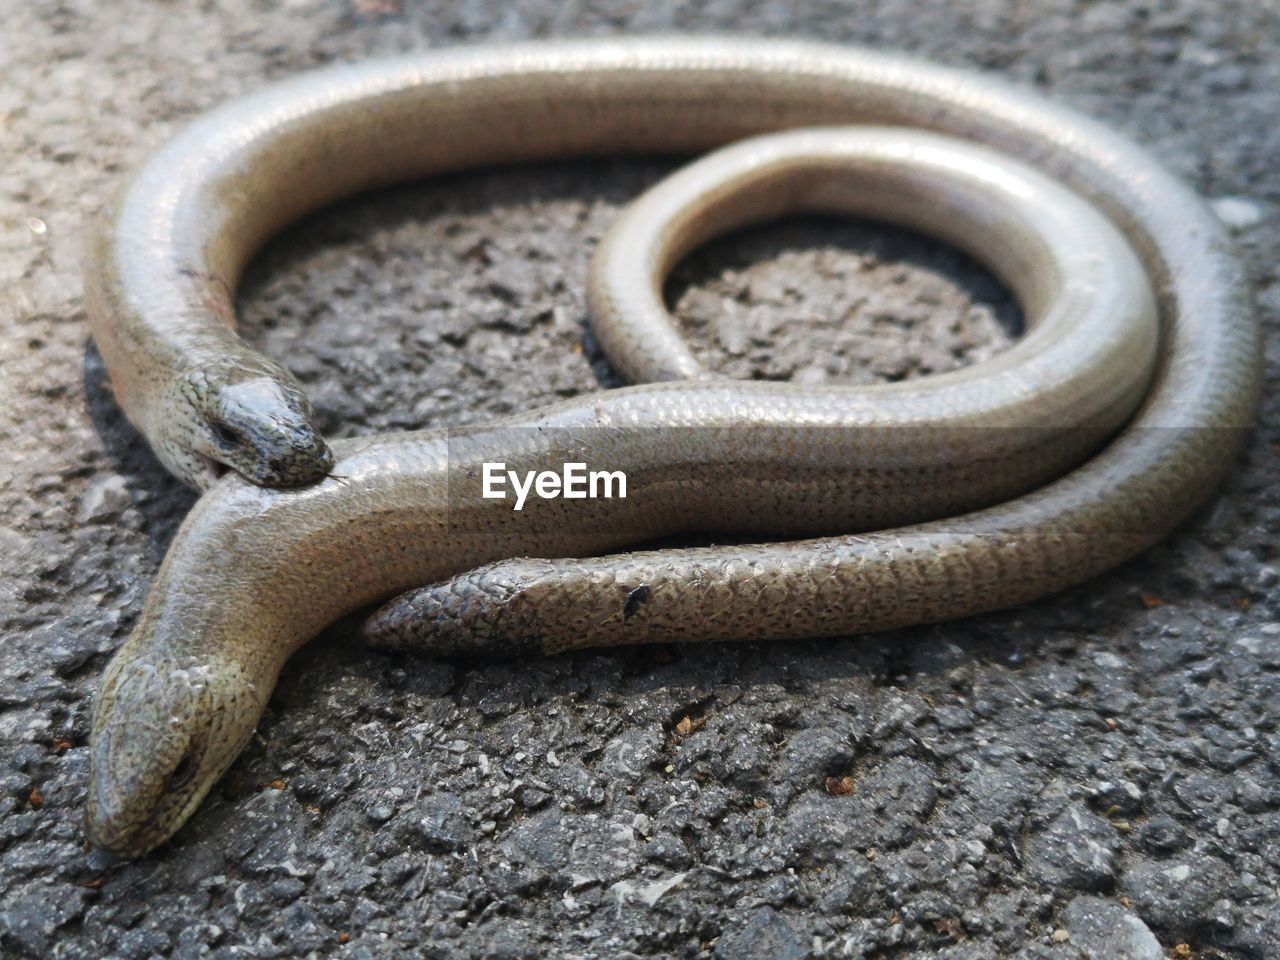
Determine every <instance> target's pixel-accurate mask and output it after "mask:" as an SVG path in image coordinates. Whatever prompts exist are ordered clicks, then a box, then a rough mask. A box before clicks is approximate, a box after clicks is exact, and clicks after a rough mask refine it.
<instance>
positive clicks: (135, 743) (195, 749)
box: [85, 657, 266, 857]
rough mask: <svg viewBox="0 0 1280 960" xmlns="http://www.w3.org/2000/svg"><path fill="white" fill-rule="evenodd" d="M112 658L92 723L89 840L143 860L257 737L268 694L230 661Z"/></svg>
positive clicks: (88, 810)
mask: <svg viewBox="0 0 1280 960" xmlns="http://www.w3.org/2000/svg"><path fill="white" fill-rule="evenodd" d="M124 662H125V660H124V659H123V658H119V657H118V658H116V660H114V661H113V662H112V664H111V666H110V667H108V670H107V674H106V676H104V678H103V683H102V689H101V691H100V692H99V694H98V701H97V705H96V708H95V712H94V718H93V738H92V748H91V751H90V756H89V795H88V800H87V803H86V807H85V827H86V830H87V832H88V834H89V839H90V840H92V841H93V843H94V845H95V846H98V847H100V848H102V849H104V850H107V851H110V852H111V853H115V854H118V855H120V856H124V857H140V856H142V855H143V854H145V853H146V852H147V851H149V850H151V849H152V848H154V847H156V846H158V845H159V844H161V843H163V842H164V841H165V840H167V839H169V837H170V836H172V835H173V833H174V832H175V831H176V830H177V829H178V828H179V827H180V826H182V824H183V823H184V822H185V821H186V819H187V818H188V817H189V816H191V814H192V813H193V812H194V811H195V809H196V807H197V806H199V804H200V801H201V800H203V799H204V797H205V795H206V794H207V793H208V792H209V790H210V788H211V787H212V786H213V785H214V784H215V783H217V781H218V780H219V778H221V776H222V775H223V773H225V772H226V770H227V768H228V767H229V766H230V765H231V762H232V761H233V760H234V759H235V758H236V755H237V754H239V752H240V751H241V749H243V747H244V745H245V743H246V742H247V741H248V739H249V737H250V736H251V735H252V733H253V730H254V727H255V726H256V725H257V722H258V718H259V716H260V715H261V713H262V708H263V705H264V701H263V698H264V697H265V695H266V694H265V693H263V692H262V691H260V690H259V688H258V686H257V685H256V684H254V683H253V682H252V681H251V680H250V679H249V678H248V677H247V676H246V674H245V673H244V671H243V670H242V669H240V668H239V667H238V666H237V665H234V664H220V665H191V664H186V665H184V664H183V663H181V662H179V661H177V660H172V659H163V660H157V661H148V660H137V659H133V660H129V661H128V662H127V665H125V666H117V665H118V664H122V663H124Z"/></svg>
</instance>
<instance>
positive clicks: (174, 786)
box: [169, 753, 196, 790]
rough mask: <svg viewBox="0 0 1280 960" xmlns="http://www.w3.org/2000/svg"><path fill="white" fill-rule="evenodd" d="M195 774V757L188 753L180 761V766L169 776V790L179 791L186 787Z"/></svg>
mask: <svg viewBox="0 0 1280 960" xmlns="http://www.w3.org/2000/svg"><path fill="white" fill-rule="evenodd" d="M195 772H196V761H195V757H193V756H192V755H191V754H189V753H188V754H187V755H186V756H185V757H183V758H182V759H181V760H179V761H178V765H177V766H176V767H174V768H173V772H172V773H171V774H169V789H170V790H179V789H181V788H182V787H184V786H186V784H187V781H188V780H190V779H191V775H192V774H193V773H195Z"/></svg>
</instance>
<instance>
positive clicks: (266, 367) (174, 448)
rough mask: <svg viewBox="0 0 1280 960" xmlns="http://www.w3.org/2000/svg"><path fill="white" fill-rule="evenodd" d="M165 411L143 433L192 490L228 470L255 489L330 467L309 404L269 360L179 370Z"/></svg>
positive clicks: (314, 476)
mask: <svg viewBox="0 0 1280 960" xmlns="http://www.w3.org/2000/svg"><path fill="white" fill-rule="evenodd" d="M165 409H166V413H165V415H164V416H165V420H164V422H163V423H160V424H157V425H154V426H153V428H152V430H151V431H149V432H150V433H151V434H152V436H154V437H156V438H157V441H156V443H155V450H156V454H157V455H158V456H159V457H160V459H161V461H162V462H163V463H164V465H165V466H166V467H167V468H168V469H169V470H170V472H172V473H173V474H174V475H176V476H177V477H179V478H180V479H181V480H183V481H185V482H186V483H187V484H189V485H190V486H193V487H195V488H196V489H198V490H205V489H208V488H209V487H210V486H212V485H213V483H214V482H215V481H217V480H218V479H219V478H220V477H221V476H222V475H223V474H224V473H225V472H226V471H227V470H228V469H230V470H234V471H235V472H236V473H238V474H240V475H241V476H242V477H244V478H245V479H246V480H248V481H249V482H250V483H254V484H257V485H258V486H261V487H299V486H304V485H305V484H308V483H314V482H315V481H317V480H320V479H322V478H323V477H325V476H327V475H328V473H329V471H330V470H331V469H332V468H333V452H332V451H331V450H330V449H329V446H328V444H327V443H325V440H324V437H323V436H322V435H321V434H320V431H319V430H318V429H317V427H316V426H315V413H314V411H313V410H312V408H311V402H310V401H309V400H308V399H307V397H306V394H304V393H303V392H302V388H301V387H300V386H298V384H297V382H296V381H295V380H294V379H293V377H292V376H291V375H290V374H289V373H288V371H286V370H285V369H284V368H283V367H281V366H280V365H279V364H276V363H273V362H272V361H270V360H266V359H264V358H261V357H257V356H253V357H237V358H234V359H232V358H228V359H227V360H225V361H222V362H219V363H216V364H211V365H208V366H204V367H200V368H197V369H194V370H190V371H187V372H186V373H185V374H183V375H182V376H180V377H179V378H178V379H177V380H175V381H174V382H173V383H172V384H171V385H170V388H169V402H168V403H166V404H165Z"/></svg>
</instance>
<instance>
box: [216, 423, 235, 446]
mask: <svg viewBox="0 0 1280 960" xmlns="http://www.w3.org/2000/svg"><path fill="white" fill-rule="evenodd" d="M213 430H214V433H215V434H217V437H218V440H220V441H221V442H222V443H225V444H227V445H228V446H230V445H234V444H237V443H239V442H240V432H239V431H238V430H236V429H235V428H233V427H228V426H227V425H226V424H221V423H220V424H218V425H217V426H216V427H214V428H213Z"/></svg>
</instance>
